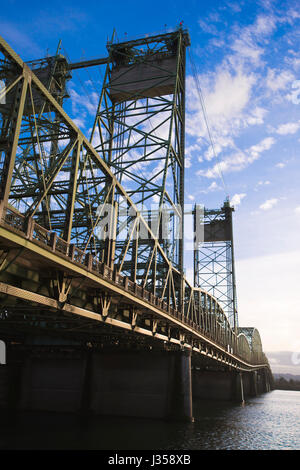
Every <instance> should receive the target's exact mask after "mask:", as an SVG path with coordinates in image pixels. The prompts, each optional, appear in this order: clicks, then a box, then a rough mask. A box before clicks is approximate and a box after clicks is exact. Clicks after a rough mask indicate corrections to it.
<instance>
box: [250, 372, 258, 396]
mask: <svg viewBox="0 0 300 470" xmlns="http://www.w3.org/2000/svg"><path fill="white" fill-rule="evenodd" d="M249 374H250V395H251V397H256V396H257V393H258V392H257V372H256V370H254V371H253V372H249Z"/></svg>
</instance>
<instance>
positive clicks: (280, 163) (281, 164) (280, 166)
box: [275, 162, 286, 168]
mask: <svg viewBox="0 0 300 470" xmlns="http://www.w3.org/2000/svg"><path fill="white" fill-rule="evenodd" d="M285 165H286V164H285V163H283V162H279V163H276V165H275V166H276V167H277V168H284V167H285Z"/></svg>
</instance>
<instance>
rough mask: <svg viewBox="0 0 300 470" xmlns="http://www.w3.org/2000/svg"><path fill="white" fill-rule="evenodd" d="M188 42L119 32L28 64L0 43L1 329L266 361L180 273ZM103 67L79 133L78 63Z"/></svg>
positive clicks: (178, 35) (240, 361)
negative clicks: (94, 104)
mask: <svg viewBox="0 0 300 470" xmlns="http://www.w3.org/2000/svg"><path fill="white" fill-rule="evenodd" d="M189 44H190V40H189V35H188V32H187V31H186V30H183V29H182V28H179V29H178V30H176V31H174V32H171V33H166V34H162V35H157V36H152V37H146V38H143V39H138V40H135V41H127V42H123V43H117V42H115V40H114V38H113V39H112V41H111V42H109V43H108V45H107V50H108V56H107V57H105V58H101V59H99V60H94V61H86V62H83V63H76V64H70V63H68V61H67V60H66V58H65V57H63V56H62V55H60V54H57V55H56V56H54V57H48V58H45V59H41V60H38V61H34V62H30V63H25V62H23V61H22V59H21V58H20V57H19V56H18V55H17V54H16V53H15V52H14V51H13V50H12V48H11V47H10V46H9V45H8V44H7V43H6V42H5V40H4V39H2V38H0V52H1V60H0V84H1V83H2V85H1V89H0V120H1V123H0V125H1V133H0V171H1V173H0V305H1V308H0V328H1V335H2V337H5V338H9V339H10V340H12V341H19V342H22V340H23V339H24V338H25V337H26V335H31V336H32V335H42V334H44V333H45V332H47V334H53V335H55V334H57V335H59V336H61V337H68V338H75V339H76V340H78V341H81V342H83V343H85V344H86V343H87V342H88V343H89V344H90V345H95V346H96V345H99V344H103V343H104V342H106V343H107V342H109V343H110V344H111V345H113V344H119V343H122V342H123V343H127V344H134V343H137V344H139V343H141V344H142V343H143V344H144V343H145V342H146V343H147V344H148V345H149V344H151V345H157V344H159V345H161V347H164V348H177V349H181V350H182V349H185V350H190V351H192V354H193V357H198V356H199V357H205V358H207V359H209V360H211V361H213V362H214V363H216V364H220V365H222V366H225V367H229V368H233V369H236V370H238V371H255V370H259V369H264V368H266V369H269V364H268V361H267V359H266V356H265V355H264V353H263V351H262V345H261V341H260V337H259V333H258V331H257V330H256V329H255V328H239V327H238V324H237V321H236V320H237V318H236V316H235V317H234V318H235V321H234V322H233V321H231V319H229V318H228V317H227V315H228V309H227V310H226V308H225V307H224V305H223V304H222V301H221V300H222V299H221V300H220V299H219V298H218V297H217V296H214V295H213V294H212V293H211V292H210V291H209V289H208V290H205V289H204V288H203V286H201V283H200V285H198V286H197V287H193V286H192V285H191V284H190V283H189V282H188V280H187V279H186V278H185V276H184V270H183V266H184V264H183V262H184V260H183V253H184V247H183V237H180V236H177V235H178V233H179V232H180V233H184V226H183V214H182V212H181V211H180V208H182V207H183V206H184V131H185V128H184V123H185V117H184V115H185V52H186V48H187V47H188V46H189ZM97 64H98V65H99V64H104V65H105V67H106V72H105V77H104V83H103V86H102V89H101V90H100V93H99V105H98V110H97V113H96V116H95V121H94V125H93V128H92V132H91V135H90V136H88V137H87V136H85V135H84V134H83V133H82V131H81V130H80V129H79V128H78V127H77V126H76V125H75V124H74V122H73V121H72V119H71V118H70V117H69V116H68V114H67V113H66V112H65V111H64V109H63V107H62V106H63V104H64V100H65V99H66V95H67V93H66V83H67V81H68V79H69V78H70V74H71V72H72V70H73V69H78V68H80V67H89V66H93V65H97ZM150 203H151V204H152V203H155V204H156V212H155V217H154V215H153V213H150V215H149V213H148V212H147V211H145V206H146V205H147V204H150ZM108 208H112V210H109V209H108ZM164 211H167V213H168V214H169V216H168V218H167V221H165V219H164V214H165V212H164ZM124 214H125V215H124ZM154 219H155V223H154ZM164 228H165V231H166V232H167V234H168V236H163V235H164V234H163V229H164ZM141 234H143V236H140V235H141ZM197 260H198V261H197V262H198V263H199V259H198V258H197ZM196 278H197V279H200V278H201V276H200V277H199V278H198V277H197V276H196V277H195V279H196ZM215 292H217V291H215ZM227 305H228V297H227ZM226 314H227V315H226ZM234 315H236V312H235V309H234Z"/></svg>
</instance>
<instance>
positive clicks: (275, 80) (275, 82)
mask: <svg viewBox="0 0 300 470" xmlns="http://www.w3.org/2000/svg"><path fill="white" fill-rule="evenodd" d="M294 79H295V76H294V75H293V74H292V73H291V72H290V71H289V70H282V71H278V70H276V69H270V68H269V69H268V74H267V79H266V85H267V87H268V88H270V90H272V91H278V90H284V89H285V88H286V86H287V84H288V83H289V82H291V81H292V80H294Z"/></svg>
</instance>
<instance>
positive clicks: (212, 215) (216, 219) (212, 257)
mask: <svg viewBox="0 0 300 470" xmlns="http://www.w3.org/2000/svg"><path fill="white" fill-rule="evenodd" d="M233 211H234V208H233V207H231V206H230V203H229V201H228V200H226V201H225V202H224V205H223V207H222V208H221V209H215V210H212V209H206V208H205V209H204V213H203V208H200V207H199V206H197V205H196V206H195V208H194V211H193V214H194V228H195V233H196V234H197V233H198V234H199V233H201V234H202V235H203V237H202V240H201V239H200V237H198V238H197V237H196V239H195V244H194V285H195V287H200V288H201V289H204V290H205V291H207V292H209V293H210V294H211V295H213V296H214V297H215V298H216V299H217V300H218V301H219V302H220V303H221V305H222V306H223V309H224V312H225V313H226V316H227V318H228V320H229V323H230V325H231V326H232V327H233V329H234V331H235V332H236V333H237V330H238V312H237V296H236V282H235V267H234V250H233V230H232V213H233ZM201 229H202V230H201Z"/></svg>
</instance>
